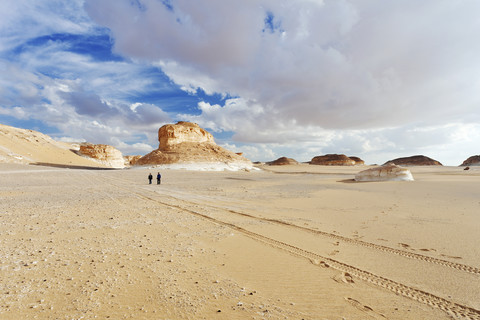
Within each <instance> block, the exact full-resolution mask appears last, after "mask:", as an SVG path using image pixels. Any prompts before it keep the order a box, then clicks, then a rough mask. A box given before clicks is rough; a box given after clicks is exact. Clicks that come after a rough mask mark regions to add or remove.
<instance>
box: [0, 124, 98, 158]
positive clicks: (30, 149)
mask: <svg viewBox="0 0 480 320" xmlns="http://www.w3.org/2000/svg"><path fill="white" fill-rule="evenodd" d="M78 148H79V146H78V145H75V144H71V143H65V142H60V141H55V140H53V139H52V138H51V137H49V136H47V135H45V134H43V133H40V132H37V131H34V130H27V129H20V128H15V127H11V126H6V125H3V124H0V163H20V164H37V165H38V164H42V165H60V166H67V167H68V166H77V167H78V166H85V167H104V166H103V165H99V163H98V162H96V161H95V160H93V159H91V158H85V157H81V156H79V155H78V154H77V153H76V152H75V151H76V150H77V149H78Z"/></svg>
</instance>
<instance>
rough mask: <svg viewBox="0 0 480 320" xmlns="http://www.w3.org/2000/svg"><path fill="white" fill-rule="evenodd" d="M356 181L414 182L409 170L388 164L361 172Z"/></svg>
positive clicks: (356, 176)
mask: <svg viewBox="0 0 480 320" xmlns="http://www.w3.org/2000/svg"><path fill="white" fill-rule="evenodd" d="M355 181H413V176H412V173H411V172H410V170H408V169H407V168H402V167H400V166H397V165H395V164H386V165H383V166H380V167H375V168H371V169H367V170H363V171H360V172H359V173H357V174H356V175H355Z"/></svg>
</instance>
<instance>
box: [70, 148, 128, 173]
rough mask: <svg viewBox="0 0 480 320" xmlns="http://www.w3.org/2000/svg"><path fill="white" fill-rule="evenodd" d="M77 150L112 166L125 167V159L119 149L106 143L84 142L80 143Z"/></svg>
mask: <svg viewBox="0 0 480 320" xmlns="http://www.w3.org/2000/svg"><path fill="white" fill-rule="evenodd" d="M78 152H79V154H81V155H83V156H87V157H90V158H93V159H95V160H97V161H99V162H100V163H102V164H104V165H106V166H109V167H112V168H124V167H125V160H124V159H123V155H122V153H121V152H120V150H118V149H116V148H114V147H112V146H109V145H107V144H91V143H84V144H81V145H80V150H79V151H78Z"/></svg>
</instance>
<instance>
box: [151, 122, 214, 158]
mask: <svg viewBox="0 0 480 320" xmlns="http://www.w3.org/2000/svg"><path fill="white" fill-rule="evenodd" d="M158 141H159V142H160V145H159V147H158V148H159V149H160V150H163V151H168V150H169V149H171V148H172V147H173V146H175V145H178V144H181V143H189V142H192V143H197V144H199V143H215V141H214V139H213V136H212V135H211V134H210V133H209V132H207V131H206V130H204V129H202V128H200V126H199V125H197V124H196V123H191V122H186V121H180V122H178V123H177V124H167V125H164V126H163V127H161V128H160V129H159V130H158Z"/></svg>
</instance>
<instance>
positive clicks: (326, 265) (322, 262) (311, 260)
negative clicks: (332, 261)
mask: <svg viewBox="0 0 480 320" xmlns="http://www.w3.org/2000/svg"><path fill="white" fill-rule="evenodd" d="M310 262H311V263H313V264H314V265H316V266H320V267H323V268H330V266H329V265H328V263H326V262H325V261H320V260H317V259H310Z"/></svg>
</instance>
